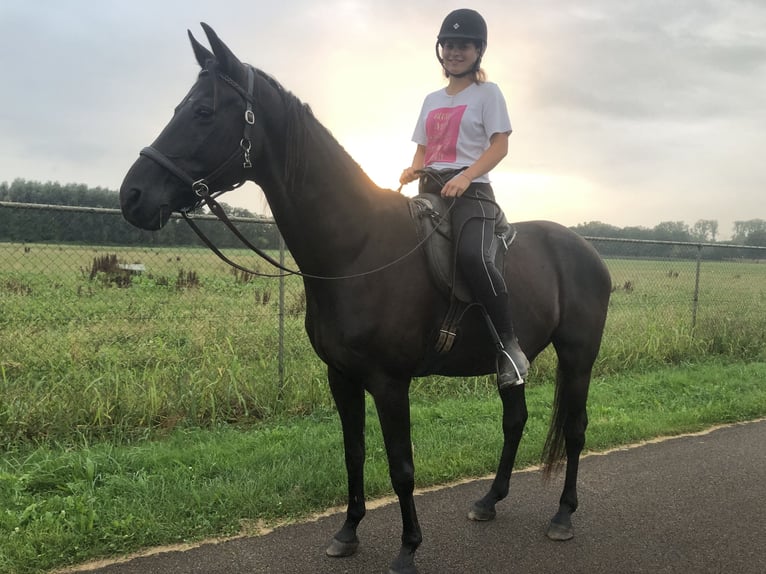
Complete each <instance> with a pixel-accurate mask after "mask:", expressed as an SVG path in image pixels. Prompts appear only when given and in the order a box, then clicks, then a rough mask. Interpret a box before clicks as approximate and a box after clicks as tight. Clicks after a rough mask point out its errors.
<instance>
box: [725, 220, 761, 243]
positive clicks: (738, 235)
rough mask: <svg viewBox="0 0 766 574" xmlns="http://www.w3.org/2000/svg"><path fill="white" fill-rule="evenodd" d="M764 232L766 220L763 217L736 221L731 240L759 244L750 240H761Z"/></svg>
mask: <svg viewBox="0 0 766 574" xmlns="http://www.w3.org/2000/svg"><path fill="white" fill-rule="evenodd" d="M762 232H766V221H764V220H763V219H748V220H747V221H735V222H734V236H733V237H732V239H731V240H732V243H736V244H738V245H758V244H756V243H750V242H751V241H759V240H760V239H759V238H760V236H761V233H762Z"/></svg>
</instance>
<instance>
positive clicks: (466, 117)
mask: <svg viewBox="0 0 766 574" xmlns="http://www.w3.org/2000/svg"><path fill="white" fill-rule="evenodd" d="M486 48H487V24H486V22H485V21H484V18H483V17H482V16H481V15H480V14H479V13H478V12H476V11H475V10H468V9H460V10H455V11H453V12H451V13H450V14H448V15H447V17H446V18H445V19H444V22H443V23H442V26H441V30H440V31H439V35H438V38H437V41H436V57H437V58H438V60H439V62H440V64H441V65H442V68H443V69H444V74H445V76H446V77H447V79H448V84H447V87H446V88H442V89H440V90H438V91H436V92H433V93H431V94H429V95H428V96H426V98H425V101H424V102H423V107H422V109H421V112H420V117H419V118H418V121H417V124H416V127H415V132H414V134H413V137H412V140H413V141H414V142H415V143H416V144H417V148H416V150H415V155H414V157H413V158H412V165H411V166H410V167H408V168H406V169H405V170H404V171H403V172H402V175H401V178H400V180H399V181H400V183H401V184H403V185H404V184H407V183H409V182H411V181H414V180H416V179H418V178H419V177H420V176H421V175H422V174H421V173H420V171H419V170H422V169H423V168H424V167H428V168H435V169H439V170H455V169H458V170H460V171H459V172H458V173H457V175H453V174H454V173H455V172H454V171H453V172H452V173H451V174H449V175H447V176H446V177H445V178H444V179H446V181H441V182H439V184H438V186H439V187H440V188H441V189H440V190H439V189H438V188H437V190H436V191H437V193H438V192H440V193H441V195H442V196H443V197H446V198H454V199H453V201H454V204H453V205H452V208H451V210H450V215H451V220H452V229H453V231H454V233H455V235H456V237H457V238H458V239H457V246H456V254H457V264H458V267H459V269H460V271H461V272H462V274H463V276H464V278H465V280H466V282H467V283H468V285H469V288H470V290H471V293H472V295H473V297H474V298H475V299H476V300H477V301H478V302H479V303H481V304H482V305H483V306H484V309H486V312H487V315H488V316H489V318H490V320H491V322H492V326H493V327H494V331H495V333H493V335H494V337H495V339H496V343H497V347H498V351H497V384H498V387H499V388H501V389H502V388H504V387H509V386H514V385H520V384H523V383H524V377H525V376H526V373H527V369H528V367H529V361H528V360H527V358H526V356H525V355H524V353H523V351H522V350H521V348H520V347H519V343H518V340H517V338H516V336H515V334H514V329H513V322H512V320H511V309H510V301H509V298H508V290H507V288H506V285H505V281H504V280H503V276H502V274H501V273H500V272H499V271H498V269H497V268H496V267H495V264H494V261H493V260H492V256H491V254H492V253H494V252H495V249H493V248H491V244H492V242H495V241H497V238H496V237H495V234H494V226H495V216H496V214H497V212H498V207H497V205H496V204H495V196H494V192H493V190H492V187H491V185H490V183H489V177H488V174H489V172H490V170H492V169H493V168H494V167H495V166H496V165H497V164H498V163H500V161H501V160H502V159H503V158H504V157H505V156H506V154H507V153H508V136H509V135H510V133H511V122H510V119H509V117H508V109H507V107H506V104H505V99H504V98H503V95H502V93H501V91H500V88H499V87H498V86H497V85H496V84H494V83H492V82H487V81H486V74H485V73H484V70H483V69H482V68H481V58H482V56H483V55H484V52H485V51H486ZM444 173H445V174H446V173H448V172H444ZM450 176H452V177H450Z"/></svg>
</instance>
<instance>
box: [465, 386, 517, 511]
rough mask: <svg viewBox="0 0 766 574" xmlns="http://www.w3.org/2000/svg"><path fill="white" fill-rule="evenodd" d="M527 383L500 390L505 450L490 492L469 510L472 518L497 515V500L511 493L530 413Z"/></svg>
mask: <svg viewBox="0 0 766 574" xmlns="http://www.w3.org/2000/svg"><path fill="white" fill-rule="evenodd" d="M524 386H525V385H517V386H515V387H509V388H504V389H502V390H501V391H500V398H501V399H502V401H503V452H502V454H501V455H500V463H499V464H498V467H497V474H496V475H495V480H493V481H492V486H491V487H490V489H489V492H487V494H486V495H485V496H484V497H483V498H482V499H481V500H477V501H476V502H475V503H474V504H473V508H471V510H470V512H469V513H468V518H470V519H471V520H479V521H483V520H492V519H493V518H495V504H497V503H498V502H499V501H501V500H503V499H504V498H505V497H506V496H507V495H508V489H509V484H510V480H511V472H512V471H513V463H514V461H515V460H516V452H517V451H518V449H519V443H520V442H521V435H522V433H523V432H524V426H525V425H526V422H527V417H528V414H527V401H526V396H525V393H524Z"/></svg>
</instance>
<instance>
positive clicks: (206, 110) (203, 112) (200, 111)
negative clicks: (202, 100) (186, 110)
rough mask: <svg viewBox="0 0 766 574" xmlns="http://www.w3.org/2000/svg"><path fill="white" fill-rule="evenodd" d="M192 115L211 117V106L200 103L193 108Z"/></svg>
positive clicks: (204, 117)
mask: <svg viewBox="0 0 766 574" xmlns="http://www.w3.org/2000/svg"><path fill="white" fill-rule="evenodd" d="M194 117H196V118H200V119H203V120H204V119H207V118H210V117H213V108H211V107H210V106H205V105H200V106H197V107H196V108H195V109H194Z"/></svg>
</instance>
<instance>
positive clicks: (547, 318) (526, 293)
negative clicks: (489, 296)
mask: <svg viewBox="0 0 766 574" xmlns="http://www.w3.org/2000/svg"><path fill="white" fill-rule="evenodd" d="M514 227H515V229H516V236H515V238H514V241H513V243H511V246H510V248H509V249H508V252H507V253H506V261H505V280H506V283H507V284H508V289H509V292H510V295H511V303H512V308H513V313H514V319H515V321H516V323H517V325H518V327H519V331H520V333H519V335H520V338H521V339H525V338H526V339H530V340H528V341H527V343H528V346H529V348H530V351H531V354H532V355H536V354H537V353H539V352H540V351H542V349H543V348H544V347H545V346H546V345H547V344H548V342H550V341H551V340H554V339H556V336H557V334H562V333H564V332H568V331H574V330H577V329H579V330H580V331H581V334H585V333H586V332H588V333H591V334H592V339H593V341H594V342H595V341H599V342H600V340H601V334H602V331H603V327H604V323H605V321H606V312H607V307H608V304H609V295H610V293H611V279H610V276H609V270H608V269H607V267H606V265H605V264H604V262H603V260H602V259H601V256H600V255H599V254H598V252H597V251H596V250H595V248H594V247H593V246H592V245H591V244H590V243H589V242H588V241H587V240H585V239H584V238H583V237H582V236H580V235H578V234H577V233H575V232H574V231H572V230H571V229H568V228H566V227H564V226H563V225H560V224H558V223H554V222H552V221H524V222H518V223H514Z"/></svg>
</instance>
